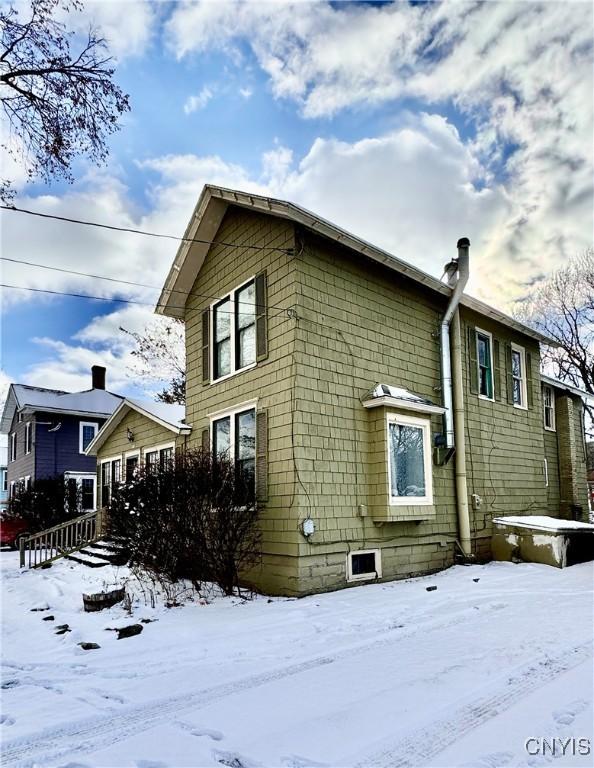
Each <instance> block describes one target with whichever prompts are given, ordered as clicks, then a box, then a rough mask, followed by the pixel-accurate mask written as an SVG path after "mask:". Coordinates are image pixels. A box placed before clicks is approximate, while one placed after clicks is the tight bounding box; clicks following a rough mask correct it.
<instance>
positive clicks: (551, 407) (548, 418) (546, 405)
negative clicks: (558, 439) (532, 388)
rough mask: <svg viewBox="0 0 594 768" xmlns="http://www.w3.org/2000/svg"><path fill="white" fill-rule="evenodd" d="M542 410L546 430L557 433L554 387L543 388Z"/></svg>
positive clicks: (544, 386)
mask: <svg viewBox="0 0 594 768" xmlns="http://www.w3.org/2000/svg"><path fill="white" fill-rule="evenodd" d="M542 408H543V419H544V428H545V429H548V430H549V431H550V432H554V431H555V393H554V392H553V387H550V386H549V385H548V384H544V385H543V388H542Z"/></svg>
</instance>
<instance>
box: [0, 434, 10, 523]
mask: <svg viewBox="0 0 594 768" xmlns="http://www.w3.org/2000/svg"><path fill="white" fill-rule="evenodd" d="M7 506H8V448H4V447H0V512H3V511H4V510H5V509H6V508H7Z"/></svg>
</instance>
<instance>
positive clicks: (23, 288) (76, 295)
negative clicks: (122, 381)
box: [0, 283, 290, 317]
mask: <svg viewBox="0 0 594 768" xmlns="http://www.w3.org/2000/svg"><path fill="white" fill-rule="evenodd" d="M0 288H11V289H14V290H17V291H31V292H33V293H49V294H51V295H53V296H71V297H73V298H75V299H93V300H95V301H112V302H117V303H119V304H137V305H140V306H145V307H155V309H156V308H157V307H167V306H169V305H167V304H158V303H157V304H154V303H153V302H152V301H140V300H138V299H115V298H110V297H109V296H91V295H89V294H88V293H72V292H70V291H53V290H51V289H50V288H30V287H27V286H24V285H8V284H7V283H0ZM169 309H183V310H184V311H185V312H203V311H204V309H205V308H202V309H187V308H186V307H185V306H169ZM289 311H290V307H286V308H283V309H282V310H281V311H279V312H273V313H272V315H271V317H277V316H278V315H281V314H283V313H284V312H289ZM217 312H219V313H221V314H225V315H232V314H233V310H222V309H217Z"/></svg>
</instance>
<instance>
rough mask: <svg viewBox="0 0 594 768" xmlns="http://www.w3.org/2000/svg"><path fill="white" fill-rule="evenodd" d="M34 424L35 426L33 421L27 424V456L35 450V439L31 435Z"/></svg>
mask: <svg viewBox="0 0 594 768" xmlns="http://www.w3.org/2000/svg"><path fill="white" fill-rule="evenodd" d="M32 424H33V422H32V421H28V422H27V423H26V424H25V455H27V454H28V453H31V450H32V448H33V437H32V434H31V426H32Z"/></svg>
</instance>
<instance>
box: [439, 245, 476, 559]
mask: <svg viewBox="0 0 594 768" xmlns="http://www.w3.org/2000/svg"><path fill="white" fill-rule="evenodd" d="M457 247H458V259H457V261H455V262H452V263H450V264H449V265H448V266H447V267H446V272H447V273H448V283H449V285H450V287H452V288H453V290H452V295H451V297H450V301H449V304H448V306H447V309H446V311H445V314H444V316H443V320H442V322H441V327H440V344H441V387H442V396H443V405H444V408H445V413H444V432H445V448H446V461H447V459H449V458H450V457H451V455H452V453H455V471H456V509H457V513H458V528H459V534H460V545H461V547H462V550H463V551H464V554H465V555H466V556H467V557H468V556H470V553H471V544H470V518H469V513H468V494H467V485H466V456H465V444H464V443H465V441H464V400H463V391H462V361H461V346H460V316H459V312H458V305H459V303H460V299H461V298H462V294H463V293H464V288H465V287H466V283H467V282H468V274H469V253H468V251H469V248H470V241H469V240H468V238H466V237H463V238H461V239H460V240H458V246H457ZM452 321H454V323H453V325H454V327H453V338H452V339H450V326H451V325H452ZM452 357H453V358H454V372H455V374H456V377H455V382H453V381H452ZM454 398H455V400H454ZM456 441H457V442H458V450H456Z"/></svg>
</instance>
